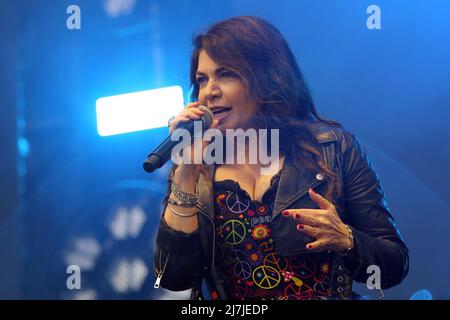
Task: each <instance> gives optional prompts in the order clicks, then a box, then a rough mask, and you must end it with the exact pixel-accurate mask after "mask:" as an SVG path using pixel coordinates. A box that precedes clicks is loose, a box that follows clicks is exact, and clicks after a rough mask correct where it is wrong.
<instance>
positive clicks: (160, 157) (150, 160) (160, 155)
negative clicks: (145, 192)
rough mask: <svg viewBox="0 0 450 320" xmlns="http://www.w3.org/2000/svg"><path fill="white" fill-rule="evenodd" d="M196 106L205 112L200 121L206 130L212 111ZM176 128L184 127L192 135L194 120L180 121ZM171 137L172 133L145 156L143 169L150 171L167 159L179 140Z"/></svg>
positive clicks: (209, 123)
mask: <svg viewBox="0 0 450 320" xmlns="http://www.w3.org/2000/svg"><path fill="white" fill-rule="evenodd" d="M198 108H199V109H201V110H203V111H204V112H205V113H204V114H203V115H202V117H201V121H202V125H203V126H202V128H203V130H206V129H208V128H209V127H210V126H211V123H212V122H213V118H214V116H213V113H212V112H211V110H209V109H208V108H207V107H205V106H199V107H198ZM177 129H186V130H188V131H189V132H190V133H191V136H192V135H193V134H194V120H192V119H191V120H190V121H187V122H182V123H181V124H179V126H178V127H177ZM174 132H175V131H174ZM171 137H172V134H170V135H169V136H168V137H167V138H166V139H165V140H164V141H163V142H162V143H161V144H160V145H159V146H158V147H157V148H156V149H155V150H154V151H153V152H151V153H150V154H149V155H148V156H147V159H146V160H145V161H144V164H143V167H144V170H145V171H147V172H149V173H151V172H153V171H155V170H156V169H158V168H161V167H162V166H163V165H164V164H165V163H166V162H167V161H169V159H170V157H171V154H172V149H173V147H175V146H176V145H177V144H178V142H179V141H172V139H171Z"/></svg>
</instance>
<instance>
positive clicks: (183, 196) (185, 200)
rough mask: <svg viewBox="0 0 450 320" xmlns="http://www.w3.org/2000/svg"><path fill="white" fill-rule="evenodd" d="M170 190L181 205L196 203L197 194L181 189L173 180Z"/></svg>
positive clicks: (193, 204)
mask: <svg viewBox="0 0 450 320" xmlns="http://www.w3.org/2000/svg"><path fill="white" fill-rule="evenodd" d="M171 191H172V193H173V194H174V195H175V197H176V198H177V199H178V200H180V201H181V203H182V204H183V205H190V206H195V205H197V203H198V195H196V194H193V193H189V192H185V191H183V190H181V187H180V186H179V185H178V184H177V183H176V182H175V181H173V180H172V187H171Z"/></svg>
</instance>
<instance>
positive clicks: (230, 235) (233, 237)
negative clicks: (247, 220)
mask: <svg viewBox="0 0 450 320" xmlns="http://www.w3.org/2000/svg"><path fill="white" fill-rule="evenodd" d="M246 233H247V231H246V230H245V226H244V224H243V223H242V222H240V221H238V220H229V221H227V222H225V223H224V225H223V238H224V241H225V243H228V244H232V245H236V244H239V243H241V242H242V241H244V239H245V234H246Z"/></svg>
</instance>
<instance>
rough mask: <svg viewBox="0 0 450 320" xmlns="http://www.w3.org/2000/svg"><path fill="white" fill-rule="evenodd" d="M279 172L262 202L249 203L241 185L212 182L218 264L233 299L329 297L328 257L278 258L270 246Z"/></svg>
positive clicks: (229, 182) (301, 256)
mask: <svg viewBox="0 0 450 320" xmlns="http://www.w3.org/2000/svg"><path fill="white" fill-rule="evenodd" d="M279 176H280V172H278V174H276V175H275V176H273V178H272V180H271V183H270V187H269V189H268V190H267V191H266V192H265V193H264V195H263V197H262V202H259V201H256V200H255V201H252V199H251V197H250V196H249V194H248V193H247V192H246V191H245V190H243V189H242V188H241V187H240V185H239V183H238V182H236V181H233V180H230V179H227V180H223V181H215V182H214V199H215V202H214V212H215V218H214V222H215V228H216V234H217V236H216V261H215V263H216V265H217V266H218V267H219V270H221V272H222V273H223V274H224V278H225V279H227V280H228V281H226V283H227V288H226V290H227V291H228V294H229V295H230V296H231V297H232V299H237V300H252V299H283V300H310V299H326V298H327V297H328V296H329V294H330V286H329V272H330V256H329V254H327V253H305V254H301V255H297V256H289V257H283V256H279V255H278V254H277V253H276V252H275V250H274V245H273V239H272V233H271V223H272V210H273V205H274V202H275V195H276V190H277V185H278V181H279Z"/></svg>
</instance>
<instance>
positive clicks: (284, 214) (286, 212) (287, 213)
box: [281, 210, 289, 217]
mask: <svg viewBox="0 0 450 320" xmlns="http://www.w3.org/2000/svg"><path fill="white" fill-rule="evenodd" d="M281 214H282V215H283V216H285V217H287V216H288V215H289V211H286V210H285V211H283V212H282V213H281Z"/></svg>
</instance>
